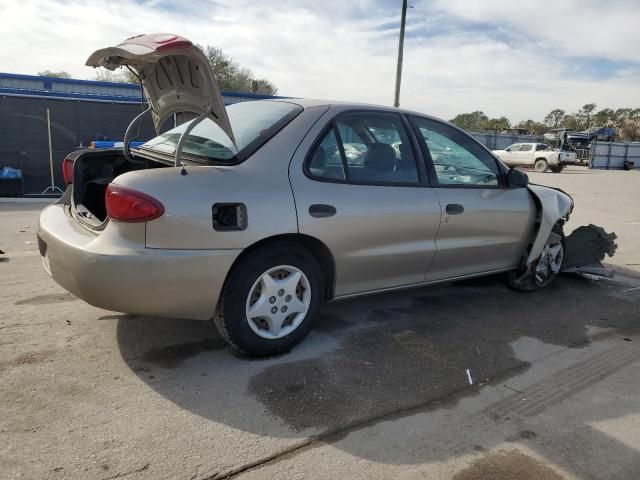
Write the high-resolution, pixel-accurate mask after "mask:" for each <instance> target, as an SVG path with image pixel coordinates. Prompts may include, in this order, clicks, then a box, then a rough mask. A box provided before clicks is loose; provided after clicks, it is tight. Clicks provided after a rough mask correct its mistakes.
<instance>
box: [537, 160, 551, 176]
mask: <svg viewBox="0 0 640 480" xmlns="http://www.w3.org/2000/svg"><path fill="white" fill-rule="evenodd" d="M547 168H549V163H548V162H547V161H546V160H544V159H542V158H539V159H537V160H536V161H535V163H534V164H533V169H534V170H535V171H536V172H538V173H544V172H546V171H547Z"/></svg>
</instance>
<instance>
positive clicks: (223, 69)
mask: <svg viewBox="0 0 640 480" xmlns="http://www.w3.org/2000/svg"><path fill="white" fill-rule="evenodd" d="M196 46H197V47H198V48H200V50H202V52H203V53H204V55H205V56H206V57H207V61H208V62H209V66H210V67H211V70H212V71H213V72H214V75H215V77H216V80H217V82H218V87H219V88H220V90H223V91H224V90H227V91H231V92H243V93H256V94H262V95H276V94H277V93H278V88H277V87H276V86H275V84H274V83H272V82H270V81H269V80H267V79H265V78H256V77H255V76H254V74H253V72H252V71H251V70H250V69H249V68H246V67H243V66H241V65H239V64H238V63H237V62H236V61H235V60H234V59H233V58H232V57H231V56H229V55H227V54H226V53H224V52H223V51H222V49H221V48H218V47H214V46H211V45H207V46H202V45H196ZM38 75H40V76H45V77H54V78H71V74H69V73H68V72H65V71H51V70H43V71H41V72H38ZM93 80H98V81H102V82H118V83H138V78H137V77H136V75H135V74H134V73H133V72H131V71H130V70H128V69H126V68H121V69H120V70H119V71H117V72H112V71H111V70H107V69H105V68H100V69H98V70H96V73H95V76H94V78H93Z"/></svg>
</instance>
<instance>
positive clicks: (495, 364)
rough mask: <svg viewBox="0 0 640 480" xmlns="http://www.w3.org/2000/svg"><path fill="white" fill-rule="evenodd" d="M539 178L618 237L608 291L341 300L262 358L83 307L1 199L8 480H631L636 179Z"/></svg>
mask: <svg viewBox="0 0 640 480" xmlns="http://www.w3.org/2000/svg"><path fill="white" fill-rule="evenodd" d="M530 177H531V179H532V181H534V182H538V183H543V184H550V185H554V186H559V187H561V188H563V189H565V190H566V191H567V192H568V193H570V194H571V195H573V196H574V198H575V200H576V209H575V211H574V214H573V216H572V219H571V222H570V224H569V225H568V228H567V229H568V230H571V229H572V228H575V227H576V226H579V225H581V224H588V223H590V222H591V223H595V224H599V225H602V226H604V227H605V228H606V229H607V230H609V231H612V230H613V231H615V232H616V233H617V234H618V236H619V240H618V243H619V251H618V254H617V255H616V256H615V257H614V258H613V259H609V263H610V264H611V265H613V266H614V267H615V268H616V269H617V270H618V271H619V274H618V275H617V276H616V278H615V279H613V280H600V281H594V280H589V279H585V278H582V277H577V276H567V275H565V276H562V277H561V278H560V279H559V281H558V282H557V285H555V287H554V288H551V289H549V290H545V291H542V292H537V293H532V294H522V293H516V292H513V291H510V290H508V289H507V288H506V286H505V285H504V284H503V282H502V279H501V278H488V279H480V280H475V281H470V282H464V283H462V284H457V285H450V286H443V287H438V288H422V289H417V290H411V291H405V292H397V293H392V294H384V295H379V296H375V297H369V298H363V299H354V300H350V301H344V302H339V303H335V304H331V305H329V306H328V307H327V308H326V309H325V311H324V314H323V316H322V318H321V319H320V321H319V322H318V325H317V326H316V328H315V330H314V331H313V332H312V334H311V335H310V336H309V337H308V339H307V340H306V341H305V342H304V343H303V344H302V345H301V346H300V347H298V348H297V349H295V350H294V352H292V353H291V354H288V355H285V356H282V357H279V358H273V359H268V360H259V361H257V360H248V359H245V358H241V357H239V356H237V355H235V354H234V353H233V352H232V351H231V349H230V348H228V347H227V346H226V345H225V343H224V342H223V341H222V339H221V338H220V337H219V335H218V334H217V332H216V331H215V328H214V326H213V325H212V324H209V323H206V322H197V321H185V320H163V319H157V318H142V317H134V316H127V315H122V314H116V313H113V312H108V311H104V310H100V309H97V308H93V307H91V306H89V305H86V304H85V303H83V302H81V301H79V300H76V299H75V298H74V297H72V296H71V295H69V294H67V293H65V292H64V291H63V290H62V289H61V288H59V287H58V286H57V285H56V284H55V283H54V282H53V281H52V280H51V279H50V278H48V276H47V274H46V273H45V271H44V270H43V269H42V266H41V262H40V257H39V254H38V252H37V244H36V243H35V235H34V232H35V225H36V221H37V215H38V211H39V209H40V208H42V205H26V204H0V249H1V250H3V251H4V252H5V253H6V255H5V257H8V260H5V261H1V262H0V273H1V274H0V291H1V292H2V293H1V294H0V298H1V299H2V301H1V307H2V308H1V309H0V345H1V348H0V478H3V479H4V478H18V477H21V478H53V479H57V478H60V479H62V478H65V479H67V478H77V479H85V478H98V479H105V480H106V479H115V478H126V479H142V478H144V479H147V478H148V479H165V478H166V479H169V478H179V479H205V478H207V479H211V478H221V477H228V476H230V477H238V478H278V479H282V478H336V479H338V478H363V479H364V478H434V479H446V478H454V479H457V480H473V479H476V480H477V479H489V478H490V479H525V480H527V479H531V480H533V479H536V480H537V479H572V478H580V479H603V478H607V479H609V478H610V479H632V478H640V401H639V399H640V373H639V369H638V365H640V363H639V361H640V209H639V208H638V206H639V205H640V173H639V172H622V171H615V172H604V171H591V172H589V171H587V170H585V169H582V168H579V167H575V168H570V169H568V170H566V171H565V172H563V173H561V174H533V173H531V174H530ZM140 288H141V289H143V288H145V287H144V285H141V286H140ZM132 294H135V292H132ZM467 369H470V372H471V375H472V377H473V379H474V385H473V386H470V385H469V384H468V381H467V375H466V370H467Z"/></svg>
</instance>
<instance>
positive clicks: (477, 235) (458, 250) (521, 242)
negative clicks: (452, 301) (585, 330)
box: [412, 117, 536, 281]
mask: <svg viewBox="0 0 640 480" xmlns="http://www.w3.org/2000/svg"><path fill="white" fill-rule="evenodd" d="M412 123H413V124H414V128H415V130H416V134H417V135H418V137H419V141H420V143H421V148H422V149H423V153H424V157H425V159H426V160H427V163H428V165H427V167H428V168H429V170H430V172H431V176H432V183H433V185H434V191H435V192H436V194H437V196H438V199H439V200H440V204H441V206H442V223H441V227H440V230H439V232H438V237H437V240H436V245H437V253H436V255H435V258H434V260H433V262H432V264H431V268H430V269H429V271H428V272H427V276H426V280H427V281H435V280H443V279H450V278H456V277H461V276H465V275H473V274H478V273H485V272H491V271H498V270H505V269H509V268H513V267H516V266H517V265H518V264H519V261H520V259H521V256H522V254H523V253H524V251H525V248H526V246H527V243H528V241H529V238H530V234H531V232H532V229H533V226H534V221H535V212H536V208H535V204H534V202H533V199H532V198H531V195H530V194H529V191H528V190H527V189H526V188H507V186H506V185H504V178H503V174H502V172H501V169H500V168H499V166H498V164H497V161H496V159H495V158H494V157H493V156H492V155H491V154H490V153H489V152H488V151H487V150H486V149H485V148H484V147H482V145H480V144H479V143H478V142H477V141H476V140H475V139H473V138H472V137H471V136H469V135H467V134H466V133H464V132H462V131H461V130H458V129H456V128H454V127H451V126H450V125H447V124H445V123H442V122H439V121H436V120H433V119H427V118H422V117H412Z"/></svg>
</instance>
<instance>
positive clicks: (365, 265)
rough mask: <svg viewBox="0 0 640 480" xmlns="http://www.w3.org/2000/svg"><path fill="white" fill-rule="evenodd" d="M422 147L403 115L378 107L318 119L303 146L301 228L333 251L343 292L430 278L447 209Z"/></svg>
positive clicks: (338, 290) (297, 169) (298, 166)
mask: <svg viewBox="0 0 640 480" xmlns="http://www.w3.org/2000/svg"><path fill="white" fill-rule="evenodd" d="M336 108H339V107H334V109H333V112H335V109H336ZM327 115H329V116H334V115H335V113H332V110H330V111H329V112H328V114H327ZM416 148H417V145H416V143H415V138H414V139H413V140H412V134H411V132H410V129H409V128H408V125H407V124H406V120H405V119H404V118H403V117H402V116H400V115H399V114H398V113H395V112H389V111H381V110H372V109H371V110H360V111H345V112H342V113H340V114H338V115H337V116H335V117H334V118H332V119H328V120H325V121H324V122H323V123H322V124H320V122H319V124H318V125H316V126H315V127H314V129H312V130H311V131H310V133H309V134H308V135H307V137H306V138H305V139H304V140H303V143H302V144H301V146H300V147H299V148H298V151H297V153H296V155H295V156H294V159H293V161H292V163H291V167H290V178H291V183H292V187H293V191H294V196H295V202H296V209H297V213H298V224H299V230H300V232H301V233H303V234H306V235H309V236H312V237H315V238H317V239H319V240H321V241H322V242H323V243H324V244H325V245H327V246H328V247H329V249H330V250H331V252H332V254H333V256H334V259H335V267H336V285H335V294H336V296H343V295H350V294H356V293H363V292H367V291H373V290H380V289H385V288H393V287H399V286H404V285H411V284H418V283H421V282H423V281H424V276H425V272H426V271H427V269H428V267H429V264H430V263H431V261H432V259H433V257H434V254H435V239H436V234H437V231H438V228H439V225H440V217H441V211H440V204H439V202H438V199H437V197H436V195H435V193H434V191H433V189H432V188H430V187H429V185H428V183H427V180H426V169H425V166H424V164H423V163H422V162H418V161H417V158H418V155H417V151H416Z"/></svg>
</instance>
